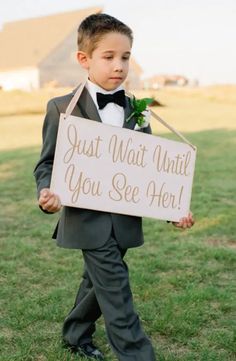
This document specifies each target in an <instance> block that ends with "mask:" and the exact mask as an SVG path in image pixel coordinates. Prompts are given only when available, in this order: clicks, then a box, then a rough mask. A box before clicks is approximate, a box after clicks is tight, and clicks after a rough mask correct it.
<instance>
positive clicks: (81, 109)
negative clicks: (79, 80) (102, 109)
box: [74, 88, 101, 122]
mask: <svg viewBox="0 0 236 361" xmlns="http://www.w3.org/2000/svg"><path fill="white" fill-rule="evenodd" d="M74 113H81V114H82V116H83V117H84V118H87V119H91V120H96V121H97V122H101V118H100V116H99V114H98V111H97V108H96V105H95V104H94V102H93V99H92V98H91V96H90V94H89V92H88V90H87V89H86V88H84V90H83V91H82V93H81V96H80V98H79V100H78V103H77V106H76V107H75V112H74ZM74 115H76V114H74ZM80 116H81V115H80Z"/></svg>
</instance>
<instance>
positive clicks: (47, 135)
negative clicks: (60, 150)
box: [34, 99, 60, 196]
mask: <svg viewBox="0 0 236 361" xmlns="http://www.w3.org/2000/svg"><path fill="white" fill-rule="evenodd" d="M59 118H60V112H59V110H58V108H57V105H56V103H55V101H54V100H53V99H52V100H50V101H49V102H48V105H47V112H46V116H45V119H44V124H43V146H42V151H41V155H40V159H39V161H38V163H37V164H36V167H35V169H34V176H35V180H36V184H37V192H38V196H39V193H40V191H41V189H43V188H49V187H50V182H51V175H52V167H53V160H54V153H55V147H56V140H57V131H58V125H59Z"/></svg>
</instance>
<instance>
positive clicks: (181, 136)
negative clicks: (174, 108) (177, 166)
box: [126, 91, 196, 150]
mask: <svg viewBox="0 0 236 361" xmlns="http://www.w3.org/2000/svg"><path fill="white" fill-rule="evenodd" d="M126 94H127V96H128V97H130V98H133V95H132V94H131V93H129V92H127V91H126ZM150 113H151V115H152V116H153V118H155V119H156V120H158V121H159V122H160V123H161V124H163V125H164V126H165V127H166V128H168V129H169V130H170V131H171V132H172V133H175V134H176V135H177V136H178V137H179V138H181V139H182V140H183V141H184V142H185V143H187V144H188V145H189V146H190V147H192V148H193V150H196V147H195V146H194V145H193V144H192V143H190V142H189V141H188V140H187V139H186V138H185V137H184V136H183V134H181V133H180V132H179V131H178V130H176V129H175V128H174V127H172V126H171V125H170V124H168V123H167V122H166V121H165V120H164V119H162V118H161V117H159V116H158V115H157V114H156V113H154V111H153V110H151V109H150Z"/></svg>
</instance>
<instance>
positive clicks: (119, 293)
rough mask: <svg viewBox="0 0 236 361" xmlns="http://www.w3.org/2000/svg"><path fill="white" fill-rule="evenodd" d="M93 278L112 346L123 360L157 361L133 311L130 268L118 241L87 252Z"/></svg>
mask: <svg viewBox="0 0 236 361" xmlns="http://www.w3.org/2000/svg"><path fill="white" fill-rule="evenodd" d="M83 256H84V260H85V264H86V268H87V271H88V273H89V277H90V279H91V281H92V283H93V287H94V291H95V294H96V298H97V301H98V304H99V306H100V308H101V311H102V314H103V316H104V320H105V324H106V330H107V334H108V338H109V341H110V344H111V346H112V348H113V350H114V352H115V353H116V354H117V356H118V359H119V361H154V360H156V358H155V355H154V351H153V348H152V345H151V343H150V341H149V339H148V338H147V336H146V335H145V334H144V332H143V330H142V328H141V325H140V321H139V317H138V315H137V314H136V313H135V311H134V308H133V300H132V293H131V290H130V285H129V276H128V268H127V266H126V264H125V262H124V261H123V259H122V252H121V250H120V249H119V247H118V245H117V243H116V240H115V239H114V238H113V237H110V239H109V240H108V242H107V243H106V244H105V245H104V246H103V247H100V248H98V249H95V250H83Z"/></svg>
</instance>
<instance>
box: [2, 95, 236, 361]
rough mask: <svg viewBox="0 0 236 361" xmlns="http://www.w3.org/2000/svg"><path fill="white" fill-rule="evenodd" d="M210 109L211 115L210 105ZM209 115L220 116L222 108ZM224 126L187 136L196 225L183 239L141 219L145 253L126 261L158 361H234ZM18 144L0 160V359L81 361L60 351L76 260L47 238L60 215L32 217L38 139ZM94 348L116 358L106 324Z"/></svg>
mask: <svg viewBox="0 0 236 361" xmlns="http://www.w3.org/2000/svg"><path fill="white" fill-rule="evenodd" d="M175 97H176V95H174V96H173V97H172V98H170V103H171V104H172V105H173V106H170V107H169V108H168V107H166V108H163V110H161V112H163V114H162V116H163V117H164V115H165V114H164V113H167V112H169V115H171V112H173V115H174V103H175ZM192 98H193V99H194V96H192ZM196 98H197V99H198V101H199V102H201V101H202V102H204V101H203V100H202V99H203V98H204V97H202V98H201V99H200V98H199V97H197V96H196ZM199 99H200V100H199ZM163 100H164V95H163ZM186 101H187V102H188V99H187V100H186ZM205 101H206V100H205ZM193 102H194V100H193ZM208 102H209V107H211V106H212V109H213V108H214V107H213V105H212V102H213V103H214V100H212V98H210V99H208ZM228 105H229V104H228ZM232 106H233V105H232ZM223 108H225V109H226V108H227V104H226V102H224V101H223V100H222V112H223ZM186 109H188V110H187V112H188V111H190V106H189V107H188V106H187V103H186ZM205 110H206V113H207V114H210V113H209V112H210V110H209V108H208V109H206V108H205ZM176 111H177V113H178V110H176ZM215 112H216V118H217V114H218V113H219V108H217V107H216V109H215ZM200 113H201V115H200V119H203V117H204V115H203V113H204V111H203V110H201V112H200ZM222 114H223V113H222ZM13 116H14V115H13V114H11V119H12V117H13ZM4 117H6V114H4V116H2V119H1V118H0V127H1V121H2V120H3V119H5V124H6V118H4ZM14 117H15V118H14V122H16V123H17V117H16V116H14ZM211 117H213V118H214V116H213V114H211ZM22 119H23V118H22ZM25 119H26V117H24V121H25ZM32 119H34V118H32ZM230 119H231V120H232V119H233V115H232V114H231V118H230ZM231 120H229V117H228V118H227V119H226V123H227V121H229V122H231ZM18 121H19V118H18ZM178 121H180V120H178ZM183 121H185V122H187V121H186V117H183ZM186 124H187V123H186ZM230 124H231V123H230ZM230 124H229V125H227V124H226V126H224V125H225V124H224V120H222V123H221V124H219V126H217V127H216V129H210V125H211V122H210V121H209V124H208V125H209V126H208V127H206V128H204V127H203V129H202V130H201V131H196V129H193V130H195V132H189V133H185V136H186V137H187V138H188V139H189V140H190V141H191V142H192V143H193V144H196V145H197V147H198V157H197V164H196V173H195V179H194V187H193V195H192V205H191V208H192V211H193V213H194V215H195V218H196V224H195V226H194V227H193V228H192V229H191V230H188V231H181V230H178V229H175V228H174V227H173V226H172V225H170V224H167V223H166V222H162V221H157V220H152V219H145V220H144V232H145V240H146V242H145V245H144V246H143V247H140V248H137V249H132V250H129V252H128V254H127V256H126V261H127V263H128V264H129V268H130V279H131V284H132V289H133V294H134V301H135V306H136V308H137V310H138V312H139V314H140V317H141V319H142V322H143V325H144V328H145V330H146V332H147V333H148V335H149V336H150V337H151V339H152V340H153V344H154V347H155V349H156V353H157V354H158V355H159V359H160V360H161V361H164V360H165V361H195V360H196V361H233V360H236V236H235V235H236V223H235V219H236V192H235V179H236V170H235V169H236V167H235V166H236V152H235V149H236V130H235V128H234V127H232V128H231V126H230ZM5 126H6V125H5ZM193 126H194V124H193ZM177 128H178V129H179V127H177ZM212 128H213V127H212ZM217 128H218V129H217ZM13 130H14V129H12V125H11V132H12V131H13ZM32 132H35V130H33V129H32ZM12 133H14V132H12ZM163 135H164V136H165V134H163ZM168 136H170V135H169V134H168ZM19 139H21V138H19ZM38 139H40V137H39V138H38ZM31 141H32V143H30V142H31ZM15 142H16V144H15V146H10V147H8V148H9V149H7V146H6V147H5V148H4V149H2V150H1V152H0V202H1V207H0V223H1V225H0V242H1V244H0V252H1V255H0V256H1V262H0V267H1V272H0V293H1V297H0V303H1V320H0V360H1V361H62V360H63V361H65V360H68V361H69V360H70V361H74V360H76V359H77V360H78V358H75V357H73V356H70V355H68V354H67V353H66V351H64V350H63V349H62V348H61V345H60V333H61V324H62V322H63V319H64V317H65V315H66V314H67V313H68V311H69V309H70V307H71V306H72V303H73V301H74V296H75V293H76V291H77V288H78V285H79V283H80V278H81V273H82V268H83V262H82V257H81V254H80V251H76V250H65V249H59V248H57V247H56V246H55V243H54V241H53V240H51V238H50V237H51V233H52V231H53V228H54V225H55V223H56V221H57V218H58V216H57V215H50V216H48V215H45V214H43V213H42V212H40V211H39V209H38V206H37V203H36V191H35V184H34V179H33V176H32V171H33V167H34V165H35V162H36V160H37V159H38V156H39V151H40V148H39V146H38V145H37V141H34V140H32V139H29V144H28V146H27V147H26V144H25V143H24V142H22V143H21V144H20V145H19V144H18V146H17V137H16V136H15ZM10 148H11V149H10ZM14 148H17V150H16V149H14ZM95 341H96V344H97V345H98V346H99V347H100V348H101V349H102V350H103V352H104V353H105V354H106V356H107V357H106V360H107V361H115V360H116V358H115V357H114V356H113V354H112V352H111V351H110V348H109V346H108V345H107V339H106V334H105V329H104V323H103V320H102V319H101V320H100V321H99V323H98V328H97V332H96V339H95ZM81 361H82V359H81ZM147 361H148V360H147Z"/></svg>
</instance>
